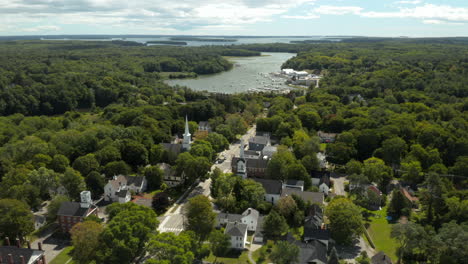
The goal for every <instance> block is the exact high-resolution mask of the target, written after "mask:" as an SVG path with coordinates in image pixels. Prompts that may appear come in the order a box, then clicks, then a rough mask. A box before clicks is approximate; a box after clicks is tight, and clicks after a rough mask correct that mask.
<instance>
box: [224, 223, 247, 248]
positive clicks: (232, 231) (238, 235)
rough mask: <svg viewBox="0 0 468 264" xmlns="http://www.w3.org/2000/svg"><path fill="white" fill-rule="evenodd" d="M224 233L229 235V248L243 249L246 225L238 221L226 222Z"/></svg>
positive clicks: (245, 238) (245, 240)
mask: <svg viewBox="0 0 468 264" xmlns="http://www.w3.org/2000/svg"><path fill="white" fill-rule="evenodd" d="M224 233H225V234H227V235H229V236H230V237H231V248H234V249H244V248H245V244H246V243H247V225H246V224H241V223H238V222H234V223H228V224H227V225H226V229H225V230H224Z"/></svg>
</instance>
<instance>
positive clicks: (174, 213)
mask: <svg viewBox="0 0 468 264" xmlns="http://www.w3.org/2000/svg"><path fill="white" fill-rule="evenodd" d="M255 129H256V126H253V127H252V128H250V129H249V130H248V131H247V133H246V134H245V135H243V136H242V138H241V139H242V140H243V141H244V143H247V142H248V140H249V138H251V137H253V136H254V135H255ZM239 147H240V141H238V142H235V143H233V144H231V145H230V146H229V149H227V150H225V151H223V152H221V153H220V154H219V156H220V157H223V156H224V157H225V158H226V159H225V160H224V161H223V162H222V163H220V164H214V165H213V166H212V167H211V170H214V168H219V169H220V170H221V171H223V172H225V173H228V172H231V159H232V157H233V156H234V155H237V156H238V155H239ZM210 186H211V179H207V180H205V181H203V182H200V183H198V185H197V186H196V187H195V188H194V189H193V190H192V191H191V192H190V193H189V194H188V195H187V197H186V198H184V199H183V198H182V197H184V195H182V197H181V198H179V199H178V200H177V201H176V202H175V203H174V205H173V206H172V207H171V208H169V209H168V210H167V211H166V213H165V214H164V216H162V217H160V218H159V221H160V224H159V227H158V231H159V232H173V233H176V234H179V233H180V232H182V231H183V230H184V213H183V212H184V207H185V205H186V203H187V200H188V199H190V198H192V197H194V196H197V195H200V194H201V195H205V196H207V197H208V198H210V199H211V196H210Z"/></svg>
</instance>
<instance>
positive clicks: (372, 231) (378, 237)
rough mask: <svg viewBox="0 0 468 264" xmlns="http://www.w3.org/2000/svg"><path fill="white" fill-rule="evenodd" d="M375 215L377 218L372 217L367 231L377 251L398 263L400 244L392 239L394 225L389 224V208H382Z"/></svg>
mask: <svg viewBox="0 0 468 264" xmlns="http://www.w3.org/2000/svg"><path fill="white" fill-rule="evenodd" d="M373 213H374V214H375V216H372V217H370V220H371V223H370V224H371V225H370V227H369V228H368V229H367V231H368V232H369V235H370V236H371V238H372V241H373V242H374V244H375V247H376V250H377V251H383V252H385V254H387V255H388V256H389V257H390V258H392V260H393V261H396V260H397V256H396V250H397V247H398V243H397V242H396V241H395V240H394V239H393V238H391V237H390V231H391V228H392V225H393V224H391V223H389V222H388V221H387V219H386V216H387V207H384V208H382V210H380V211H374V212H373Z"/></svg>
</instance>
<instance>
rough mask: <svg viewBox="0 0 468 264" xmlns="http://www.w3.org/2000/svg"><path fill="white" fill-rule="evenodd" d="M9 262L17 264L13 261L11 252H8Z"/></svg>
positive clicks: (9, 263)
mask: <svg viewBox="0 0 468 264" xmlns="http://www.w3.org/2000/svg"><path fill="white" fill-rule="evenodd" d="M8 264H15V263H14V262H13V255H11V254H8Z"/></svg>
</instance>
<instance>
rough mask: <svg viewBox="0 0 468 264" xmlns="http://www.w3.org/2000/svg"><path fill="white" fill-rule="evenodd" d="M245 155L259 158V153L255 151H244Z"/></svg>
mask: <svg viewBox="0 0 468 264" xmlns="http://www.w3.org/2000/svg"><path fill="white" fill-rule="evenodd" d="M244 154H245V155H250V156H260V153H259V152H258V151H255V150H246V151H244Z"/></svg>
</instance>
